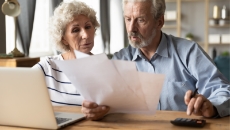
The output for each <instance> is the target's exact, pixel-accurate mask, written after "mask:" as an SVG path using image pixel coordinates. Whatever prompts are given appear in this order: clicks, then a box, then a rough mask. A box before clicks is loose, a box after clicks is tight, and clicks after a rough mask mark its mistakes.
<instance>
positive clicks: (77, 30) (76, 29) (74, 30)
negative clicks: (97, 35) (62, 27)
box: [72, 28, 80, 32]
mask: <svg viewBox="0 0 230 130" xmlns="http://www.w3.org/2000/svg"><path fill="white" fill-rule="evenodd" d="M79 31H80V29H78V28H75V29H73V30H72V32H79Z"/></svg>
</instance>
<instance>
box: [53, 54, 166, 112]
mask: <svg viewBox="0 0 230 130" xmlns="http://www.w3.org/2000/svg"><path fill="white" fill-rule="evenodd" d="M75 54H76V57H77V59H75V60H66V61H59V60H56V61H54V62H55V64H56V65H57V66H58V67H59V68H61V70H63V72H64V73H65V74H66V76H67V77H68V78H69V80H70V81H71V82H72V84H73V85H74V86H75V87H76V88H77V90H78V92H79V93H80V94H81V96H82V97H83V98H84V99H85V100H87V101H91V102H95V103H97V104H99V105H107V106H109V107H110V112H109V113H139V114H154V113H155V111H156V109H157V105H158V103H159V97H160V93H161V89H162V86H163V83H164V75H162V74H150V73H144V72H138V71H137V70H136V66H135V62H131V61H120V60H109V59H108V58H107V56H106V54H98V55H92V56H89V55H88V56H87V55H81V52H75ZM81 56H83V57H81Z"/></svg>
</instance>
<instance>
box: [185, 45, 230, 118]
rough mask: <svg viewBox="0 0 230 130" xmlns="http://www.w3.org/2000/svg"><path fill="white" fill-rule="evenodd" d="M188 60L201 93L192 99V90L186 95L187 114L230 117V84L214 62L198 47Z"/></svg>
mask: <svg viewBox="0 0 230 130" xmlns="http://www.w3.org/2000/svg"><path fill="white" fill-rule="evenodd" d="M186 59H187V66H188V69H189V71H190V72H191V74H192V75H193V76H194V77H195V78H196V79H197V82H196V87H197V88H198V90H199V93H200V94H199V95H196V96H195V97H194V98H191V94H192V91H190V90H189V91H188V92H187V93H186V94H185V97H184V100H185V104H187V105H188V108H187V114H188V115H190V114H191V113H193V114H195V115H202V116H204V117H213V116H215V115H217V114H218V115H219V116H220V117H224V116H228V115H230V112H229V103H230V91H229V90H230V84H229V82H228V81H227V79H226V78H225V77H224V76H223V74H221V73H220V72H219V71H218V69H217V68H216V66H215V64H214V63H213V61H212V60H211V59H210V58H209V57H208V55H207V54H206V53H205V52H204V51H203V50H202V49H201V48H200V47H199V46H198V45H194V46H193V47H192V48H191V50H190V53H189V54H188V55H187V57H186Z"/></svg>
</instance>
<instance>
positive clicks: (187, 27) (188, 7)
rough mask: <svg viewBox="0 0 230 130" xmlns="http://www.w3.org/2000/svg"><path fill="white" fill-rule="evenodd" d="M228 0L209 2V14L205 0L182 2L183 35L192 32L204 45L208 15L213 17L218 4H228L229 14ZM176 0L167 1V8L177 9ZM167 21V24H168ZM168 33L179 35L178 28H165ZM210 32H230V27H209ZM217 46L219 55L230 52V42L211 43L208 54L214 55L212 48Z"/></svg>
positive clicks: (229, 12) (229, 13) (195, 39)
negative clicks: (172, 0) (221, 43)
mask: <svg viewBox="0 0 230 130" xmlns="http://www.w3.org/2000/svg"><path fill="white" fill-rule="evenodd" d="M228 3H229V2H228V1H227V0H220V1H217V0H216V1H212V0H210V3H209V14H205V1H204V0H196V1H189V2H188V1H187V2H186V1H182V3H181V37H182V38H185V36H186V34H187V33H192V34H193V35H194V36H195V38H194V41H196V42H198V43H199V44H200V45H201V46H202V47H203V46H204V41H205V32H206V30H205V26H206V23H205V20H206V16H207V15H208V17H209V18H211V17H212V13H213V6H214V5H218V6H219V7H220V9H222V7H223V5H226V7H227V10H228V16H229V15H230V5H229V4H228ZM176 8H177V6H176V2H167V3H166V10H168V11H171V10H176ZM168 23H169V25H170V24H171V25H173V24H174V25H176V22H168ZM168 23H167V22H166V24H168ZM163 31H165V32H166V33H168V34H172V35H175V36H177V32H176V28H172V29H163ZM208 34H230V28H229V27H227V28H209V32H208ZM213 48H215V49H216V50H217V55H219V54H220V53H222V52H225V51H228V52H230V44H226V45H218V44H215V45H212V44H209V48H208V54H209V56H210V57H212V50H213Z"/></svg>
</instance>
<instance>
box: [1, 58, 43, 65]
mask: <svg viewBox="0 0 230 130" xmlns="http://www.w3.org/2000/svg"><path fill="white" fill-rule="evenodd" d="M39 61H40V57H33V58H32V57H17V58H10V59H0V67H32V66H34V65H35V64H36V63H38V62H39Z"/></svg>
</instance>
